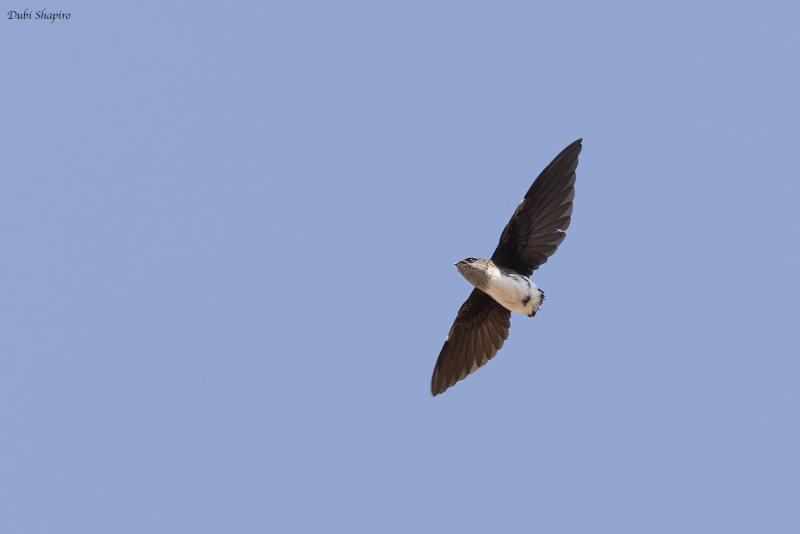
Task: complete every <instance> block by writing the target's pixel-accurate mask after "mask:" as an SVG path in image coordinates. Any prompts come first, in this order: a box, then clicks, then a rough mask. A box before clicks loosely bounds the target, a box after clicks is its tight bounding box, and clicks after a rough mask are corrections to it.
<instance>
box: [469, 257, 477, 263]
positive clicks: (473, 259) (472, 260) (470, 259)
mask: <svg viewBox="0 0 800 534" xmlns="http://www.w3.org/2000/svg"><path fill="white" fill-rule="evenodd" d="M474 262H475V258H467V263H474Z"/></svg>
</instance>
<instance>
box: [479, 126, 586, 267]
mask: <svg viewBox="0 0 800 534" xmlns="http://www.w3.org/2000/svg"><path fill="white" fill-rule="evenodd" d="M581 141H582V140H581V139H578V140H577V141H575V142H574V143H572V144H571V145H569V146H568V147H567V148H565V149H564V150H562V151H561V153H560V154H559V155H558V156H556V157H555V159H554V160H553V161H552V162H551V163H550V165H548V166H547V167H546V168H545V169H544V170H543V171H542V172H541V174H540V175H539V177H538V178H536V180H535V181H534V182H533V185H531V187H530V189H528V192H527V193H525V197H524V198H523V199H522V202H520V204H519V206H517V210H516V211H515V212H514V215H512V216H511V220H510V221H508V224H507V225H506V227H505V229H504V230H503V233H502V234H501V236H500V243H498V245H497V249H495V251H494V254H492V261H493V262H495V263H496V264H498V265H502V266H503V267H507V268H509V269H512V270H514V271H517V272H518V273H520V274H524V275H525V276H530V275H531V274H533V271H535V270H536V269H538V268H539V266H540V265H542V264H543V263H545V262H546V261H547V258H549V257H550V256H551V255H552V254H553V253H554V252H555V251H556V249H557V248H558V245H560V244H561V242H562V241H563V240H564V237H565V236H566V234H565V233H564V231H565V230H566V229H567V228H568V227H569V223H570V220H571V219H570V217H571V215H572V200H573V199H574V198H575V169H576V168H577V167H578V154H580V152H581V148H582V147H581Z"/></svg>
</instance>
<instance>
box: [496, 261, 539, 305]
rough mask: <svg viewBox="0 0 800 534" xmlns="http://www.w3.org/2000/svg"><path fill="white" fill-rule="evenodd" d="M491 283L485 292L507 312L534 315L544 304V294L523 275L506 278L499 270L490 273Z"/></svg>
mask: <svg viewBox="0 0 800 534" xmlns="http://www.w3.org/2000/svg"><path fill="white" fill-rule="evenodd" d="M488 274H489V282H488V284H487V286H486V288H484V289H483V290H484V291H485V292H486V293H488V294H489V296H491V297H492V298H493V299H494V300H496V301H497V302H498V303H499V304H501V305H502V306H503V307H504V308H506V309H507V310H511V311H512V312H517V313H524V314H525V315H533V314H534V313H536V311H537V310H538V309H539V305H540V304H541V303H542V292H541V291H539V288H538V287H536V284H534V283H533V282H531V281H530V279H528V278H526V277H524V276H522V275H511V276H506V275H502V274H501V273H500V270H499V269H491V270H490V271H489V273H488Z"/></svg>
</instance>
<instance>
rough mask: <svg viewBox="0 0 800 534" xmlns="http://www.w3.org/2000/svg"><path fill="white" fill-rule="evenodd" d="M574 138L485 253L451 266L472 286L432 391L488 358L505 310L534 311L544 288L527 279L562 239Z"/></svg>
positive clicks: (505, 320)
mask: <svg viewBox="0 0 800 534" xmlns="http://www.w3.org/2000/svg"><path fill="white" fill-rule="evenodd" d="M581 141H582V139H578V140H577V141H575V142H574V143H572V144H571V145H569V146H568V147H567V148H565V149H564V150H562V151H561V153H560V154H559V155H558V156H556V157H555V159H554V160H553V161H552V162H550V165H548V166H547V167H546V168H545V169H544V170H543V171H542V173H541V174H540V175H539V177H538V178H536V180H535V181H534V182H533V185H531V187H530V189H528V192H527V193H525V197H524V198H523V199H522V202H520V204H519V206H517V210H516V211H515V212H514V215H512V216H511V220H510V221H508V224H507V225H506V227H505V229H504V230H503V233H502V234H501V235H500V243H499V244H498V245H497V248H496V249H495V251H494V254H492V257H491V259H488V260H484V259H481V258H467V259H465V260H461V261H459V262H457V263H456V268H457V269H458V272H460V273H461V275H462V276H463V277H464V278H466V279H467V281H468V282H469V283H470V284H472V285H473V286H475V289H473V290H472V293H471V294H470V296H469V298H467V300H466V301H465V302H464V304H462V305H461V309H459V310H458V315H457V316H456V320H455V321H454V322H453V326H452V327H451V328H450V333H449V334H448V335H447V339H446V340H445V342H444V346H443V347H442V351H441V352H440V353H439V358H438V359H437V360H436V366H435V367H434V368H433V378H432V379H431V393H433V395H434V396H436V395H438V394H439V393H444V391H445V390H446V389H447V388H449V387H450V386H452V385H454V384H455V383H456V382H458V381H459V380H463V379H464V378H466V376H467V375H469V374H471V373H474V372H475V371H477V370H478V368H480V367H482V366H483V365H484V364H485V363H486V362H488V361H489V360H491V359H492V358H493V357H494V355H495V354H497V351H498V350H500V347H502V346H503V343H504V342H505V340H506V339H508V329H509V327H510V326H511V322H510V319H511V312H512V311H513V312H518V313H524V314H525V315H527V316H528V317H533V316H534V315H536V312H537V310H538V309H539V306H540V305H541V303H542V301H543V300H544V292H543V291H542V290H541V289H539V288H538V287H536V284H534V283H533V282H532V281H531V280H530V278H529V277H530V276H531V274H533V271H535V270H536V269H538V268H539V266H540V265H542V264H543V263H545V262H546V261H547V258H549V257H550V256H551V255H552V254H553V253H554V252H555V251H556V248H558V245H560V244H561V242H562V241H564V237H566V234H565V233H564V230H566V229H567V227H568V226H569V222H570V216H571V215H572V199H573V198H574V197H575V169H576V168H577V167H578V154H580V152H581V148H582V147H581Z"/></svg>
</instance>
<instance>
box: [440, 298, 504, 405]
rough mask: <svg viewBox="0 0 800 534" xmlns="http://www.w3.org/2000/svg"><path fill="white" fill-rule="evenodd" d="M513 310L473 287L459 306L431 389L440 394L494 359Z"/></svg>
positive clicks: (501, 344)
mask: <svg viewBox="0 0 800 534" xmlns="http://www.w3.org/2000/svg"><path fill="white" fill-rule="evenodd" d="M510 319H511V312H510V311H508V310H507V309H505V308H504V307H502V306H501V305H500V304H498V303H497V302H495V300H494V299H493V298H492V297H490V296H489V295H487V294H486V293H484V292H483V291H481V290H480V289H477V288H476V289H474V290H473V291H472V293H471V294H470V296H469V298H468V299H467V300H466V301H465V302H464V304H462V305H461V309H460V310H458V315H457V316H456V320H455V322H453V326H452V328H450V333H449V334H448V335H447V339H446V340H445V342H444V346H443V347H442V352H440V353H439V359H438V360H436V366H435V367H434V368H433V378H431V393H433V394H434V396H435V395H438V394H439V393H443V392H444V391H445V390H446V389H447V388H449V387H450V386H452V385H453V384H455V383H456V382H458V381H459V380H462V379H464V378H465V377H466V376H467V375H468V374H470V373H474V372H475V371H477V370H478V368H479V367H481V366H482V365H484V364H485V363H486V362H488V361H489V360H491V359H492V357H493V356H494V355H495V354H497V351H498V350H500V347H502V346H503V343H504V342H505V340H506V339H508V329H509V328H510V327H511V320H510Z"/></svg>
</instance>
